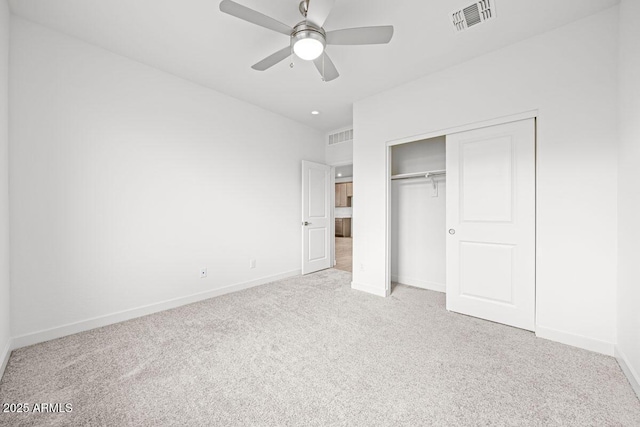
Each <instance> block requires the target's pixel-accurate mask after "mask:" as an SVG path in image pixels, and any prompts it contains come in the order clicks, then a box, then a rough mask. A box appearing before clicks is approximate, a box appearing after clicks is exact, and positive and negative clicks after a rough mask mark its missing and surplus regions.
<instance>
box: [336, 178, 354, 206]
mask: <svg viewBox="0 0 640 427" xmlns="http://www.w3.org/2000/svg"><path fill="white" fill-rule="evenodd" d="M351 197H353V183H352V182H342V183H338V184H336V206H337V207H339V208H346V207H350V206H351Z"/></svg>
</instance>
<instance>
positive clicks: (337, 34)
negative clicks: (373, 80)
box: [220, 0, 393, 82]
mask: <svg viewBox="0 0 640 427" xmlns="http://www.w3.org/2000/svg"><path fill="white" fill-rule="evenodd" d="M334 3H335V0H302V2H300V6H299V9H300V13H301V14H302V16H303V17H304V20H303V21H302V22H300V23H298V24H296V26H294V27H290V26H288V25H286V24H283V23H282V22H280V21H277V20H275V19H273V18H270V17H268V16H266V15H263V14H262V13H260V12H257V11H255V10H253V9H250V8H248V7H246V6H242V5H241V4H238V3H236V2H233V1H231V0H223V1H222V2H221V3H220V10H221V11H222V12H224V13H227V14H229V15H232V16H235V17H236V18H240V19H243V20H245V21H248V22H251V23H253V24H256V25H259V26H261V27H264V28H268V29H270V30H273V31H277V32H278V33H282V34H284V35H286V36H289V38H290V44H289V46H287V47H285V48H282V49H280V50H279V51H277V52H276V53H274V54H272V55H269V56H267V57H266V58H265V59H263V60H262V61H260V62H258V63H257V64H254V65H253V66H252V67H251V68H253V69H254V70H258V71H264V70H266V69H268V68H270V67H273V66H274V65H276V64H277V63H279V62H280V61H283V60H284V59H286V58H287V57H288V56H290V55H291V51H292V50H293V53H295V54H296V56H298V57H299V58H300V59H303V60H305V61H313V63H314V64H315V66H316V68H317V69H318V71H319V72H320V75H321V76H322V79H323V80H324V81H326V82H329V81H331V80H334V79H336V78H338V76H339V75H340V74H339V73H338V70H337V69H336V66H335V65H334V64H333V62H332V61H331V59H330V58H329V56H328V55H327V53H326V52H325V48H326V46H327V45H332V44H333V45H364V44H384V43H389V41H391V37H393V26H391V25H387V26H380V27H361V28H347V29H343V30H334V31H325V29H324V28H322V26H323V25H324V22H325V20H326V19H327V17H328V16H329V13H330V12H331V8H332V7H333V4H334Z"/></svg>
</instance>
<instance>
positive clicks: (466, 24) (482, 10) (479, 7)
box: [451, 0, 496, 31]
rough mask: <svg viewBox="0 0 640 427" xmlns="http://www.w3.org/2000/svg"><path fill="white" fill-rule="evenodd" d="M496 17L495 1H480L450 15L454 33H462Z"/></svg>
mask: <svg viewBox="0 0 640 427" xmlns="http://www.w3.org/2000/svg"><path fill="white" fill-rule="evenodd" d="M495 17H496V5H495V0H480V1H479V2H477V3H473V4H471V5H469V6H467V7H465V8H463V9H460V10H456V11H455V12H453V13H452V14H451V20H452V21H453V27H454V28H455V30H456V31H464V30H466V29H467V28H471V27H473V26H475V25H478V24H481V23H483V22H484V21H487V20H489V19H493V18H495Z"/></svg>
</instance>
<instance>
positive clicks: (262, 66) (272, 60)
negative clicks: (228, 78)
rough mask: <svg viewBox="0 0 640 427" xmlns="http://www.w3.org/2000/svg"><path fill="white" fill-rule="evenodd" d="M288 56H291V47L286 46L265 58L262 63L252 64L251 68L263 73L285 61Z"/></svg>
mask: <svg viewBox="0 0 640 427" xmlns="http://www.w3.org/2000/svg"><path fill="white" fill-rule="evenodd" d="M288 56H291V46H287V47H285V48H283V49H280V50H279V51H277V52H276V53H274V54H273V55H269V56H267V57H266V58H264V59H263V60H262V61H260V62H258V63H257V64H254V65H253V66H252V67H251V68H253V69H254V70H258V71H264V70H266V69H268V68H271V67H273V66H274V65H276V64H277V63H278V62H280V61H282V60H284V59H286V58H287V57H288Z"/></svg>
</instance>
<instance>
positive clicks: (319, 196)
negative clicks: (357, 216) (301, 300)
mask: <svg viewBox="0 0 640 427" xmlns="http://www.w3.org/2000/svg"><path fill="white" fill-rule="evenodd" d="M330 249H331V167H330V166H327V165H322V164H319V163H313V162H308V161H306V160H303V161H302V274H309V273H313V272H315V271H319V270H324V269H326V268H329V267H331V257H330V256H329V253H330Z"/></svg>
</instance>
